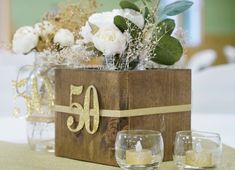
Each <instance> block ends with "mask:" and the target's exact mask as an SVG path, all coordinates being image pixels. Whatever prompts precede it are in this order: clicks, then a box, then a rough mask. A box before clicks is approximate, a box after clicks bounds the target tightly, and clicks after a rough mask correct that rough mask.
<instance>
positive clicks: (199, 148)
mask: <svg viewBox="0 0 235 170" xmlns="http://www.w3.org/2000/svg"><path fill="white" fill-rule="evenodd" d="M173 157H174V161H175V163H176V165H177V167H178V168H179V169H208V168H216V167H218V166H219V165H220V163H221V157H222V142H221V138H220V135H219V134H217V133H211V132H199V131H179V132H177V133H176V137H175V143H174V153H173Z"/></svg>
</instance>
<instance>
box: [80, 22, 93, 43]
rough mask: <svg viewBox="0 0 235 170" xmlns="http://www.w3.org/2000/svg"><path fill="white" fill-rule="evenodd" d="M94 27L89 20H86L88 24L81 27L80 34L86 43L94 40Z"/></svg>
mask: <svg viewBox="0 0 235 170" xmlns="http://www.w3.org/2000/svg"><path fill="white" fill-rule="evenodd" d="M91 32H92V29H91V27H90V25H89V23H88V22H86V25H85V26H84V27H82V28H81V31H80V35H81V36H82V37H83V40H84V42H85V43H89V42H91V41H92V33H91Z"/></svg>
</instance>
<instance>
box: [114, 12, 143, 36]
mask: <svg viewBox="0 0 235 170" xmlns="http://www.w3.org/2000/svg"><path fill="white" fill-rule="evenodd" d="M114 24H115V25H116V27H118V28H119V30H120V31H121V32H125V31H126V30H128V28H129V27H130V30H131V32H130V34H131V36H132V37H133V38H136V37H138V35H139V33H142V30H141V29H140V28H139V27H138V26H137V25H135V24H134V23H133V22H131V21H130V20H128V19H127V18H124V17H122V16H120V15H117V16H115V17H114ZM128 26H129V27H128Z"/></svg>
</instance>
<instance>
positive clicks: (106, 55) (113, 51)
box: [13, 0, 193, 70]
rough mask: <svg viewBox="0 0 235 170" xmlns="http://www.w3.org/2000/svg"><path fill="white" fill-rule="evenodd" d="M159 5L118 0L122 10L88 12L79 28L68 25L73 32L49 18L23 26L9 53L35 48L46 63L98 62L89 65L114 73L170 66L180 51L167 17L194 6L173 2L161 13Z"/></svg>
mask: <svg viewBox="0 0 235 170" xmlns="http://www.w3.org/2000/svg"><path fill="white" fill-rule="evenodd" d="M138 1H139V2H138ZM134 2H138V4H140V3H142V6H141V7H138V6H137V5H136V4H135V3H134ZM159 4H160V0H135V1H134V0H133V1H131V0H121V2H120V6H121V9H114V10H112V11H109V12H101V13H93V14H92V15H90V16H89V17H87V21H86V22H85V23H84V26H82V27H80V28H79V30H78V29H76V28H77V27H79V26H78V25H76V24H75V25H74V27H72V28H75V30H76V31H74V30H71V29H68V28H64V27H59V28H58V27H56V25H54V24H53V23H52V22H50V21H49V20H44V21H43V22H41V23H37V24H35V26H34V27H22V28H20V29H19V30H17V31H16V33H15V35H14V38H13V51H14V52H16V53H24V54H27V53H29V52H31V51H32V50H36V51H37V52H38V53H40V56H44V57H42V58H43V61H45V62H48V61H49V60H48V59H46V58H47V57H48V58H50V59H52V58H53V57H54V59H53V60H50V61H55V63H57V64H58V63H60V65H66V66H71V65H69V64H68V63H70V64H71V63H73V64H72V66H73V67H84V66H86V64H88V63H89V62H88V61H89V60H91V61H92V60H93V59H94V58H96V59H97V58H98V60H97V62H93V64H94V65H99V66H101V65H102V67H103V68H104V69H114V70H132V69H146V68H148V67H149V66H150V65H154V64H155V65H157V66H159V65H166V66H169V65H174V64H175V63H176V62H177V61H179V59H180V58H181V56H182V54H183V47H182V45H181V43H180V41H179V40H178V39H176V38H175V37H173V36H172V32H173V30H174V28H175V22H174V20H172V19H168V18H167V16H173V15H177V14H179V13H181V12H183V11H185V10H187V9H188V8H189V7H190V6H191V5H192V4H193V3H192V2H191V1H188V0H178V1H176V2H174V3H171V4H168V5H167V6H165V7H164V8H162V9H160V7H159ZM75 9H77V8H75ZM83 19H84V18H83ZM57 20H58V19H57ZM75 23H76V22H75ZM65 25H66V23H65ZM65 51H66V53H64V52H65ZM79 51H82V52H79ZM62 55H65V56H62ZM82 55H84V56H82ZM58 56H60V57H58ZM61 58H63V60H61ZM56 60H59V61H60V62H56ZM72 60H74V61H77V63H75V62H73V61H72ZM45 64H48V63H45ZM51 64H52V63H51ZM88 65H89V64H88Z"/></svg>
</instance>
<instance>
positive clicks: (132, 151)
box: [115, 130, 164, 170]
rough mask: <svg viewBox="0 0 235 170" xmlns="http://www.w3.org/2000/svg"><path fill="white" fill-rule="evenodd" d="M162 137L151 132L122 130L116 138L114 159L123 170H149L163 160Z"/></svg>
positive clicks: (157, 133) (156, 132)
mask: <svg viewBox="0 0 235 170" xmlns="http://www.w3.org/2000/svg"><path fill="white" fill-rule="evenodd" d="M163 154H164V144H163V139H162V135H161V133H160V132H158V131H151V130H124V131H120V132H118V134H117V137H116V143H115V157H116V161H117V163H118V165H119V166H120V167H121V168H123V169H135V170H141V169H144V170H151V169H155V168H157V167H159V165H160V163H161V162H162V160H163Z"/></svg>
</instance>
